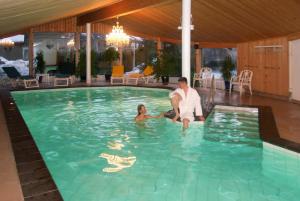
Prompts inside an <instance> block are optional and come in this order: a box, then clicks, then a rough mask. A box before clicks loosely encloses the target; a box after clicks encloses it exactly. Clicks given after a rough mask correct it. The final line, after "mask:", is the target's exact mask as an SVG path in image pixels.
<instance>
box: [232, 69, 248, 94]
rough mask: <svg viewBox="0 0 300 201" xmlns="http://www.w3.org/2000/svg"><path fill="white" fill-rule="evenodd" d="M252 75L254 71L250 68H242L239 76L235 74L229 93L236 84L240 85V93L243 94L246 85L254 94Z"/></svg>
mask: <svg viewBox="0 0 300 201" xmlns="http://www.w3.org/2000/svg"><path fill="white" fill-rule="evenodd" d="M252 77H253V72H252V71H250V70H242V71H241V72H240V74H239V75H238V76H233V77H232V78H231V80H230V88H229V93H231V91H232V89H233V87H234V85H237V86H239V91H240V94H242V92H243V88H244V86H246V87H248V89H249V91H250V94H251V95H252Z"/></svg>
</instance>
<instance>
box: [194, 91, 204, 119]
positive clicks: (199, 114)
mask: <svg viewBox="0 0 300 201" xmlns="http://www.w3.org/2000/svg"><path fill="white" fill-rule="evenodd" d="M194 92H195V93H194V98H195V113H196V116H197V117H198V118H199V120H200V121H204V120H205V119H204V117H203V112H202V106H201V98H200V96H199V94H198V92H197V91H194Z"/></svg>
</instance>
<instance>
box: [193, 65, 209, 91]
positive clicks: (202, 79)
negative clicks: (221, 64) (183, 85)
mask: <svg viewBox="0 0 300 201" xmlns="http://www.w3.org/2000/svg"><path fill="white" fill-rule="evenodd" d="M211 79H212V70H211V68H209V67H203V68H201V70H200V73H195V74H194V77H193V88H194V87H195V84H196V81H198V82H199V85H200V86H203V87H204V88H207V87H208V83H209V81H210V80H211Z"/></svg>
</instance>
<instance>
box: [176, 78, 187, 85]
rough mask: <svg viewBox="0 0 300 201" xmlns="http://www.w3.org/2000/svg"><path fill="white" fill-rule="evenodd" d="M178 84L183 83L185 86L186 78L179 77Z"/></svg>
mask: <svg viewBox="0 0 300 201" xmlns="http://www.w3.org/2000/svg"><path fill="white" fill-rule="evenodd" d="M178 82H185V83H186V84H187V79H186V77H180V78H179V79H178Z"/></svg>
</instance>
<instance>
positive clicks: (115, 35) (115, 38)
mask: <svg viewBox="0 0 300 201" xmlns="http://www.w3.org/2000/svg"><path fill="white" fill-rule="evenodd" d="M106 44H107V45H110V46H115V47H123V46H127V45H128V44H129V36H128V35H127V34H126V33H124V30H123V26H120V25H119V22H118V21H117V23H116V25H115V26H113V28H112V32H111V33H109V34H107V35H106Z"/></svg>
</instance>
